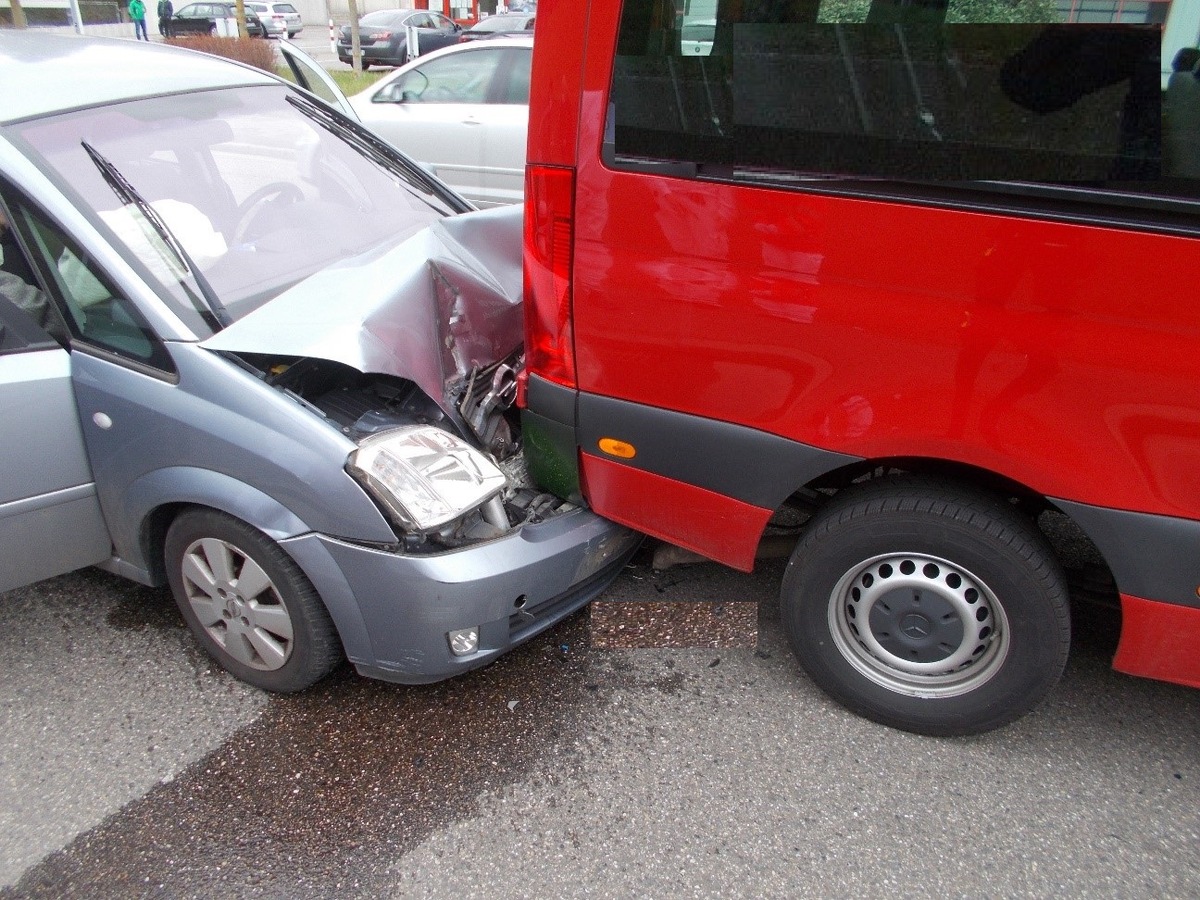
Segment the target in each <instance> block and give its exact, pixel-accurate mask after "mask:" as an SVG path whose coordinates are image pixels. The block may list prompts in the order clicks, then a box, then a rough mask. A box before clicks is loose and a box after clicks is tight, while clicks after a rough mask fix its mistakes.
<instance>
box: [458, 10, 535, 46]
mask: <svg viewBox="0 0 1200 900" xmlns="http://www.w3.org/2000/svg"><path fill="white" fill-rule="evenodd" d="M535 19H536V16H535V15H534V14H533V13H502V14H500V15H497V16H486V17H485V18H482V19H480V20H479V21H478V22H476V23H475V24H474V25H472V26H471V27H470V28H467V29H464V31H463V33H462V34H460V35H459V36H458V40H459V42H460V43H465V42H466V41H479V40H490V39H492V38H496V37H501V36H505V35H513V34H525V35H532V34H533V26H534V22H535Z"/></svg>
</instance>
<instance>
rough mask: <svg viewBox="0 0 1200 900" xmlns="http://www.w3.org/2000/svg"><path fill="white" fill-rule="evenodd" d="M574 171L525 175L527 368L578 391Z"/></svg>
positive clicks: (534, 169)
mask: <svg viewBox="0 0 1200 900" xmlns="http://www.w3.org/2000/svg"><path fill="white" fill-rule="evenodd" d="M574 202H575V170H574V169H569V168H563V167H560V166H528V167H527V168H526V170H525V363H526V366H527V368H528V371H530V372H534V373H536V374H537V375H540V376H541V377H543V378H547V379H549V380H551V381H555V382H557V383H559V384H562V385H566V386H567V387H571V388H573V387H575V386H576V375H575V351H574V336H573V334H572V330H571V248H572V245H573V243H574V232H575V222H574Z"/></svg>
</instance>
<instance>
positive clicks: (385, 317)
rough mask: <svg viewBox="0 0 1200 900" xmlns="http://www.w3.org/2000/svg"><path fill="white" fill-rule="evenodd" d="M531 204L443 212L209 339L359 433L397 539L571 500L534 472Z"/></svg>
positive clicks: (514, 523)
mask: <svg viewBox="0 0 1200 900" xmlns="http://www.w3.org/2000/svg"><path fill="white" fill-rule="evenodd" d="M520 228H521V218H520V210H519V209H516V208H510V209H501V210H496V211H488V212H483V213H473V214H469V215H463V216H457V217H452V218H447V219H445V220H444V221H442V222H439V223H437V224H436V225H435V226H433V227H430V228H428V229H425V230H424V231H422V232H420V233H419V234H417V235H414V236H412V237H410V238H409V239H407V240H405V241H404V242H403V243H401V244H400V245H398V246H396V247H393V248H391V249H389V250H387V251H385V252H383V253H373V254H369V255H368V256H367V258H365V259H364V258H359V259H355V260H349V261H346V262H345V263H343V264H340V265H337V266H333V267H330V268H329V269H327V270H323V271H322V272H319V273H317V274H316V275H314V276H312V277H310V278H308V279H306V280H305V281H303V282H301V283H300V284H298V285H296V286H295V287H293V288H292V289H291V290H289V291H287V292H285V293H284V294H282V295H280V296H279V297H277V298H275V299H274V300H272V301H270V302H269V303H267V304H266V305H264V306H263V307H261V308H260V309H258V310H256V311H254V312H253V313H251V314H249V315H248V316H246V317H245V318H243V319H241V320H240V321H238V322H235V323H233V324H232V325H230V326H229V327H227V328H225V329H224V330H223V331H221V332H219V333H218V334H217V335H215V336H213V337H212V338H209V339H208V340H207V341H205V342H204V346H206V347H208V348H209V349H211V350H216V351H223V352H225V353H229V354H232V355H235V356H236V357H237V358H238V359H239V360H240V361H241V363H242V364H243V365H246V366H249V367H251V368H252V369H253V370H254V371H255V372H256V373H257V374H258V375H259V376H260V377H261V378H263V379H264V381H266V382H267V383H268V384H269V385H271V386H272V387H274V388H276V389H278V390H280V391H283V392H286V393H287V394H288V395H289V396H291V397H293V398H294V399H296V400H298V401H299V402H301V403H303V404H304V405H306V406H307V407H308V408H309V409H310V410H312V411H314V412H316V413H317V414H319V415H320V416H322V417H323V418H324V419H325V420H326V421H327V423H328V424H329V425H331V426H332V427H334V428H336V429H338V430H339V431H340V432H341V433H342V434H343V435H345V437H347V438H348V439H349V440H350V441H351V442H353V444H354V445H355V449H354V450H353V451H352V452H351V453H350V454H349V456H348V458H347V461H346V471H347V472H348V473H349V474H350V475H351V476H352V477H354V478H355V479H356V480H357V481H358V482H359V483H360V484H361V485H362V486H363V488H364V489H365V490H366V491H367V493H368V494H369V495H370V496H371V497H372V498H373V499H374V500H375V501H376V503H377V505H378V506H379V507H380V509H381V510H382V511H383V512H384V514H385V515H386V516H387V518H388V519H389V520H390V521H391V522H392V524H393V526H394V527H395V530H396V533H397V535H398V545H397V549H401V550H403V551H404V552H407V553H417V554H419V553H430V552H438V551H441V550H445V549H449V548H455V547H461V546H464V545H469V544H472V543H477V542H480V541H486V540H491V539H495V538H498V537H501V536H503V535H505V534H508V533H510V532H512V531H513V530H515V529H519V528H521V527H523V526H525V525H529V524H533V523H537V522H542V521H545V520H547V519H549V518H552V517H554V516H557V515H560V514H562V513H564V512H567V511H570V510H572V509H574V508H575V507H574V506H573V505H572V504H570V503H567V502H565V501H563V500H561V499H560V498H558V497H556V496H554V495H553V494H549V493H546V492H544V491H541V490H539V489H537V488H536V487H535V486H534V484H533V482H532V479H531V478H530V477H529V474H528V472H527V471H526V469H525V463H524V457H523V454H522V446H521V436H520V424H519V417H518V416H517V414H516V410H515V408H514V403H515V399H516V392H517V391H516V387H517V373H518V372H519V371H520V369H521V366H522V364H523V356H522V349H521V348H522V339H523V320H522V311H521V286H522V277H521V271H520V259H521V254H520Z"/></svg>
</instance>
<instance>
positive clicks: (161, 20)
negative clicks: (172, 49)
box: [158, 0, 175, 38]
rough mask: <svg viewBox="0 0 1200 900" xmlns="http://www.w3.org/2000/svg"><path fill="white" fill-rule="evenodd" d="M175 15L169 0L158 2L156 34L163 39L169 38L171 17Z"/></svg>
mask: <svg viewBox="0 0 1200 900" xmlns="http://www.w3.org/2000/svg"><path fill="white" fill-rule="evenodd" d="M173 15H175V5H174V4H173V3H171V0H158V33H159V34H161V35H162V36H163V37H165V38H169V37H171V16H173Z"/></svg>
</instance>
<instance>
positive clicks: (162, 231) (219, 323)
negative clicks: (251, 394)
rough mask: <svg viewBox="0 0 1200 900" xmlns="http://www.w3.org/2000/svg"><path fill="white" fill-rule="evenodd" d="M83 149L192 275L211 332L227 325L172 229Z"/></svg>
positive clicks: (91, 150) (101, 159)
mask: <svg viewBox="0 0 1200 900" xmlns="http://www.w3.org/2000/svg"><path fill="white" fill-rule="evenodd" d="M80 143H81V145H82V146H83V149H84V150H86V151H87V155H88V156H90V157H91V158H92V162H93V163H95V164H96V168H97V169H99V170H100V174H101V175H102V176H104V180H105V181H106V182H107V183H108V186H109V187H110V188H112V190H113V193H114V194H116V195H117V199H119V200H120V201H121V202H122V203H129V204H133V206H134V207H136V208H137V210H138V212H140V213H141V214H142V216H143V217H145V219H146V221H147V222H149V223H150V225H151V226H152V227H153V228H154V230H155V232H157V233H158V236H159V237H160V238H162V240H163V242H164V243H165V244H166V245H167V246H168V247H170V248H171V252H172V253H174V254H175V257H176V259H177V260H178V261H179V262H180V264H182V266H183V268H184V271H185V272H187V273H188V274H190V275H191V276H192V278H193V279H194V280H195V282H196V287H198V288H199V289H200V294H201V296H202V297H203V298H204V303H205V305H206V306H207V307H208V309H207V310H200V313H201V314H204V313H206V312H207V313H209V314H210V315H211V316H212V318H213V319H214V320H215V321H213V322H209V324H210V325H212V326H213V327H214V330H218V331H219V330H220V329H221V328H223V327H225V326H226V325H229V324H230V323H231V322H232V321H233V319H231V318H230V316H229V311H228V310H227V309H226V308H225V304H223V303H222V302H221V299H220V298H219V297H218V296H217V292H216V291H214V290H213V286H212V285H211V284H210V283H209V281H208V279H207V278H205V277H204V273H203V272H201V271H200V267H199V266H198V265H196V263H195V261H193V259H192V258H191V256H189V255H188V252H187V251H186V250H184V249H183V244H181V243H180V242H179V240H178V239H177V238H176V237H175V235H174V234H172V233H171V229H170V228H168V227H167V223H166V222H164V221H163V220H162V217H161V216H159V214H158V212H157V211H156V210H155V209H154V207H153V206H151V205H150V204H149V203H147V202H146V200H145V199H144V198H143V197H142V195H141V194H139V193H138V192H137V189H136V188H134V186H133V185H132V184H130V183H129V181H128V180H127V179H126V178H125V176H124V175H122V174H121V172H120V170H118V169H117V167H116V166H114V165H113V164H112V162H110V161H109V160H108V159H107V158H106V157H105V156H104V154H103V153H101V152H100V151H99V150H97V149H96V148H95V147H93V146H92V145H91V144H89V143H88V142H87V141H81V142H80Z"/></svg>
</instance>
